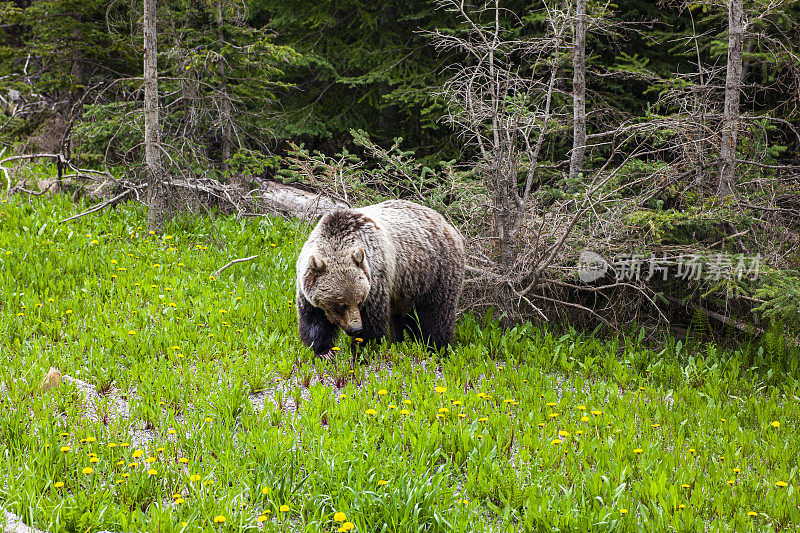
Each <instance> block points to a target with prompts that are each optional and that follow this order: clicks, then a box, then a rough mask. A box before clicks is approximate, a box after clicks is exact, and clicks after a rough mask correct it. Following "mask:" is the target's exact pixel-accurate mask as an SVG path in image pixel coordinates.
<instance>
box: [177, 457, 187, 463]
mask: <svg viewBox="0 0 800 533" xmlns="http://www.w3.org/2000/svg"><path fill="white" fill-rule="evenodd" d="M178 462H179V463H181V464H184V465H185V464H186V463H188V462H189V459H187V458H186V457H181V458H179V459H178Z"/></svg>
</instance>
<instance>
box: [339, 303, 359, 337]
mask: <svg viewBox="0 0 800 533" xmlns="http://www.w3.org/2000/svg"><path fill="white" fill-rule="evenodd" d="M344 319H345V320H344V324H342V329H344V331H345V333H347V334H348V335H350V336H353V335H358V334H359V333H361V332H362V331H363V326H362V324H361V312H360V311H359V310H358V308H355V309H353V310H352V311H349V312H347V313H345V317H344Z"/></svg>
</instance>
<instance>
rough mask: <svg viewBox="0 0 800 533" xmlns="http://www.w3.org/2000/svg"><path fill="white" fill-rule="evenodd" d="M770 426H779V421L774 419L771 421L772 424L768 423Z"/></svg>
mask: <svg viewBox="0 0 800 533" xmlns="http://www.w3.org/2000/svg"><path fill="white" fill-rule="evenodd" d="M770 426H772V427H774V428H779V427H781V423H780V422H778V421H777V420H775V421H774V422H772V424H770Z"/></svg>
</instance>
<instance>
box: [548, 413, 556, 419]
mask: <svg viewBox="0 0 800 533" xmlns="http://www.w3.org/2000/svg"><path fill="white" fill-rule="evenodd" d="M547 416H549V417H550V418H556V417H558V413H550V414H549V415H547Z"/></svg>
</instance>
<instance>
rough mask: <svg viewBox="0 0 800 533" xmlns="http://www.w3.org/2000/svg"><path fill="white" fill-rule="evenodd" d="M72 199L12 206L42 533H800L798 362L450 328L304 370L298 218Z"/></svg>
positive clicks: (482, 319) (20, 484) (7, 454)
mask: <svg viewBox="0 0 800 533" xmlns="http://www.w3.org/2000/svg"><path fill="white" fill-rule="evenodd" d="M85 208H86V206H85V205H78V204H73V203H71V202H70V201H69V200H68V199H66V198H64V197H62V196H54V197H34V198H28V197H12V198H11V199H9V200H6V201H3V203H0V472H3V475H2V478H0V508H2V509H4V510H6V511H10V512H13V513H15V514H17V515H19V516H21V517H22V519H23V520H24V522H25V523H27V524H29V525H31V526H34V527H36V528H38V529H41V530H45V531H49V532H62V531H64V532H71V531H87V530H90V529H91V530H92V531H97V530H109V531H161V532H167V533H169V532H178V531H187V532H188V531H212V530H213V531H216V530H237V531H245V530H251V531H256V530H266V531H326V532H329V531H347V530H352V531H356V532H359V531H362V532H366V531H397V532H406V531H432V532H433V531H502V532H506V531H508V532H511V531H514V532H517V531H534V530H537V531H540V530H548V531H549V530H557V529H558V530H567V529H569V530H575V531H589V530H592V531H596V530H608V531H635V530H648V531H653V530H681V531H696V530H700V529H704V528H711V529H714V530H720V531H748V530H753V531H770V530H780V529H792V528H798V527H800V497H798V490H799V489H800V473H799V472H798V457H799V456H800V380H799V378H800V371H799V370H798V361H797V358H796V357H795V358H794V359H793V360H792V361H790V362H789V363H786V364H782V365H780V367H781V368H784V369H785V370H775V368H777V366H776V365H773V363H774V361H773V359H772V355H771V353H770V350H769V349H765V347H764V346H758V345H748V346H742V347H741V348H739V349H738V350H735V351H731V350H727V351H725V350H722V349H718V348H717V347H716V346H715V345H713V344H697V343H693V344H685V343H683V342H681V341H676V340H674V339H670V340H669V341H667V342H666V343H664V344H663V345H662V346H659V347H652V346H648V345H646V344H645V342H644V339H643V337H644V336H643V335H642V334H640V332H638V331H635V330H632V331H631V334H630V335H628V336H622V337H619V338H610V339H601V338H597V337H595V336H592V335H586V334H581V333H578V332H575V331H572V330H565V331H560V332H558V333H557V332H556V331H555V330H554V329H547V328H543V327H537V326H533V325H531V324H523V325H519V326H516V327H513V328H506V329H503V328H502V327H501V326H500V325H499V322H498V321H497V320H496V319H494V318H492V316H491V315H487V316H475V315H472V314H464V315H463V316H462V317H460V319H459V324H458V332H457V340H456V343H455V346H454V348H453V349H452V350H451V351H449V352H448V353H443V354H438V355H437V354H431V353H428V352H426V351H425V350H424V349H422V348H421V347H420V346H419V345H417V344H415V343H411V342H407V343H403V344H398V345H393V346H390V345H382V346H372V347H366V348H365V349H364V350H363V352H362V353H352V352H351V351H350V348H349V347H347V346H346V344H345V343H344V342H343V340H342V344H341V349H340V350H339V351H338V352H337V353H338V355H339V360H338V361H336V362H332V363H331V362H327V361H322V360H314V358H313V355H312V354H311V353H310V351H309V350H308V349H306V348H305V347H303V346H302V344H301V343H300V341H299V339H298V336H297V331H296V329H297V319H296V314H295V311H294V304H293V298H294V262H295V258H296V256H297V253H298V251H299V248H300V246H301V244H302V242H303V239H304V238H305V236H306V234H307V232H308V229H309V228H307V227H305V226H302V225H300V224H299V223H294V222H287V221H285V220H282V219H277V218H266V217H265V218H261V219H249V220H246V221H241V220H236V219H235V218H233V217H220V218H218V219H216V220H215V221H213V222H212V221H211V220H210V219H209V218H207V217H202V218H198V217H196V216H194V215H182V216H180V217H178V218H177V219H176V220H175V221H174V222H172V223H171V225H170V226H169V228H168V230H167V234H165V235H161V236H159V235H155V234H151V233H149V232H148V231H146V229H145V226H146V213H145V211H144V209H143V208H142V206H140V205H134V204H125V205H119V206H117V207H116V208H115V209H114V210H111V211H105V212H100V213H97V214H94V215H91V216H87V217H82V218H79V219H76V220H74V221H71V222H68V223H59V221H60V220H63V219H65V218H67V217H69V216H71V215H73V214H75V213H78V212H80V211H81V210H82V209H85ZM256 254H257V255H258V257H257V258H256V259H253V260H251V261H247V262H243V263H237V264H234V265H232V266H231V267H229V268H227V269H225V270H224V271H223V272H222V273H221V274H220V275H219V276H214V273H215V272H216V271H217V270H218V269H219V268H220V267H222V266H223V265H225V264H227V263H228V262H229V261H231V260H232V259H236V258H241V257H249V256H253V255H256ZM51 367H52V368H55V369H58V373H57V374H56V373H53V374H50V376H51V377H50V379H49V380H45V381H46V382H47V383H48V384H50V385H53V386H51V387H49V388H48V387H43V386H42V385H43V378H44V377H45V376H46V375H48V372H49V371H50V369H51ZM58 375H60V380H59V378H58ZM57 383H58V384H57ZM56 384H57V385H56ZM45 389H46V390H45ZM3 514H4V513H0V525H3V521H4V518H2V516H3Z"/></svg>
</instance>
